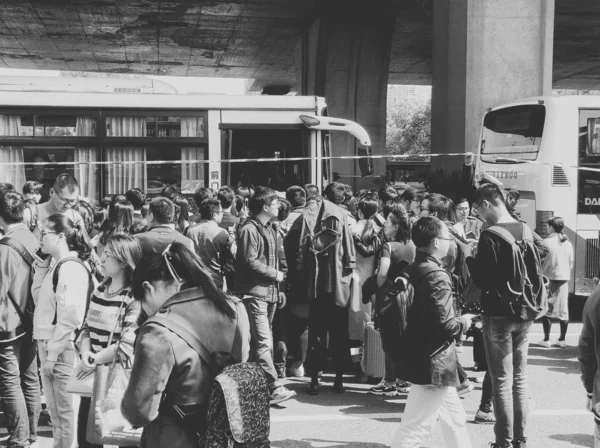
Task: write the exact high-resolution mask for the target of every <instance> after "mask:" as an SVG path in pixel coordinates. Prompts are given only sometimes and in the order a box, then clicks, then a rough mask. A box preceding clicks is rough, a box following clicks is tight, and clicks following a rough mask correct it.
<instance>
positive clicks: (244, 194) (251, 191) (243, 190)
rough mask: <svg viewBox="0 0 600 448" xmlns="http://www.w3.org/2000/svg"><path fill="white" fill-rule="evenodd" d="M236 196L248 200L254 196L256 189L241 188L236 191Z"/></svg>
mask: <svg viewBox="0 0 600 448" xmlns="http://www.w3.org/2000/svg"><path fill="white" fill-rule="evenodd" d="M235 194H236V195H238V196H241V197H243V198H244V199H247V198H249V197H250V196H252V195H253V194H254V189H253V188H252V187H239V188H238V189H237V190H235Z"/></svg>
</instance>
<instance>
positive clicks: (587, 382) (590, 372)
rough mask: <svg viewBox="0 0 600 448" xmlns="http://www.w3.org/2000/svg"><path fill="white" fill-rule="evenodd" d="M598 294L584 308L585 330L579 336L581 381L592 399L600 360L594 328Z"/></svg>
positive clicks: (593, 294) (588, 300)
mask: <svg viewBox="0 0 600 448" xmlns="http://www.w3.org/2000/svg"><path fill="white" fill-rule="evenodd" d="M597 302H598V292H597V291H596V292H594V293H592V295H591V296H590V297H588V299H587V301H586V303H585V306H584V308H583V328H582V330H581V334H580V335H579V344H578V347H579V358H578V359H579V367H580V368H581V381H582V382H583V387H584V388H585V391H586V392H587V394H588V398H589V397H591V395H592V393H593V392H594V378H595V376H596V374H597V373H598V360H597V359H596V339H597V338H596V329H595V328H594V319H595V318H596V316H595V315H594V312H595V311H596V308H597Z"/></svg>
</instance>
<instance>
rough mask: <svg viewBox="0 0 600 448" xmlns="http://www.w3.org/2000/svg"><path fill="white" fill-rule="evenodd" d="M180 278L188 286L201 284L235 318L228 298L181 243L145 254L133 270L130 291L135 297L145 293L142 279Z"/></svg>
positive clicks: (213, 301)
mask: <svg viewBox="0 0 600 448" xmlns="http://www.w3.org/2000/svg"><path fill="white" fill-rule="evenodd" d="M174 280H182V281H183V282H184V284H185V285H186V286H188V287H190V286H191V287H201V288H202V289H203V290H204V293H205V294H206V296H207V298H208V299H209V300H210V301H211V302H212V303H213V304H214V305H215V307H216V308H217V309H218V310H219V311H220V312H221V313H222V314H224V315H225V316H227V317H229V318H230V319H233V318H235V311H234V309H233V307H232V306H231V299H230V298H229V297H228V296H227V294H225V293H224V292H223V291H222V290H221V289H219V288H217V285H216V284H215V282H214V280H213V278H212V277H211V276H210V274H209V273H208V270H207V269H206V267H204V265H203V263H202V261H201V260H200V258H198V255H196V254H195V253H193V252H192V251H190V250H189V249H188V248H187V247H185V246H184V245H183V244H181V243H173V244H171V245H170V246H168V247H167V249H165V251H164V252H163V253H162V254H152V255H150V256H146V257H144V258H143V259H142V261H141V262H140V263H139V264H138V265H137V266H136V268H135V271H134V272H133V294H134V297H135V298H136V299H137V300H141V299H142V297H143V295H144V288H143V286H142V285H143V284H144V282H152V281H166V282H172V281H174Z"/></svg>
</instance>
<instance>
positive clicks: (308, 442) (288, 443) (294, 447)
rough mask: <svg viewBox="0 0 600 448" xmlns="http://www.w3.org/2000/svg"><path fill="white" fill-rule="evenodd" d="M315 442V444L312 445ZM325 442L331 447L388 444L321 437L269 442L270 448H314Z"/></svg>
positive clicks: (377, 447)
mask: <svg viewBox="0 0 600 448" xmlns="http://www.w3.org/2000/svg"><path fill="white" fill-rule="evenodd" d="M313 443H316V444H317V445H313ZM326 443H331V446H332V447H335V448H386V447H387V446H388V445H384V444H382V443H364V442H341V443H340V442H339V441H336V440H323V439H304V440H278V441H277V442H271V447H272V448H315V447H317V446H318V447H323V448H327V446H328V445H324V444H326Z"/></svg>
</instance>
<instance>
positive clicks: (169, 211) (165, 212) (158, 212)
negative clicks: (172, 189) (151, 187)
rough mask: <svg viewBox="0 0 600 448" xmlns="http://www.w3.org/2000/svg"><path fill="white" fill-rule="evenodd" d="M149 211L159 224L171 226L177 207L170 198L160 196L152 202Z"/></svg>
mask: <svg viewBox="0 0 600 448" xmlns="http://www.w3.org/2000/svg"><path fill="white" fill-rule="evenodd" d="M148 208H149V211H150V212H151V213H152V216H153V217H154V221H155V222H157V223H159V224H171V223H172V222H173V216H174V214H175V206H174V205H173V202H172V201H171V200H170V199H169V198H165V197H163V196H158V197H156V198H154V199H152V200H151V201H150V204H149V206H148Z"/></svg>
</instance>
